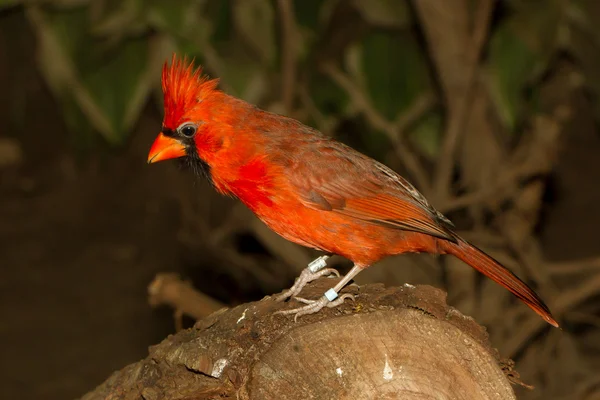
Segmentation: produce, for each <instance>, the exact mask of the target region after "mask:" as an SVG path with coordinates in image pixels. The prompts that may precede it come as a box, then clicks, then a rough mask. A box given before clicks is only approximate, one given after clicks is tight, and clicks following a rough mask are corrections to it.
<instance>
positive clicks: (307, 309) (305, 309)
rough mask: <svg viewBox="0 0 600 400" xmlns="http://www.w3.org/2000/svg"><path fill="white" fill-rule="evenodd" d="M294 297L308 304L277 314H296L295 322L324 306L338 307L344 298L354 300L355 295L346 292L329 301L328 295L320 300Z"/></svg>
mask: <svg viewBox="0 0 600 400" xmlns="http://www.w3.org/2000/svg"><path fill="white" fill-rule="evenodd" d="M294 299H295V300H298V301H299V302H301V303H304V304H306V305H305V306H302V307H298V308H294V309H292V310H285V311H277V312H275V314H282V315H288V314H294V322H297V321H298V317H301V316H303V315H308V314H314V313H316V312H319V311H320V310H321V309H322V308H323V307H328V308H333V307H337V306H339V305H340V304H342V303H343V302H344V300H346V299H351V300H352V301H354V295H352V294H350V293H344V294H343V295H341V296H340V297H338V298H337V299H335V300H334V301H329V300H328V299H327V297H325V296H322V297H321V298H320V299H319V300H308V299H304V298H302V297H295V298H294Z"/></svg>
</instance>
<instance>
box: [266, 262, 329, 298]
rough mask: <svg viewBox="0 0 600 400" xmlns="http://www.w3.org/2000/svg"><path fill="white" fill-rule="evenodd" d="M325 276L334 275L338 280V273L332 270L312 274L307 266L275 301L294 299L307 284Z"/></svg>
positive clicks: (322, 270) (327, 269)
mask: <svg viewBox="0 0 600 400" xmlns="http://www.w3.org/2000/svg"><path fill="white" fill-rule="evenodd" d="M317 260H318V259H317ZM315 261H316V260H315ZM326 275H335V276H337V277H338V278H339V276H340V273H339V272H337V271H336V270H335V269H333V268H325V269H321V270H318V271H316V272H313V271H312V270H311V267H310V265H309V266H308V267H306V268H304V269H303V270H302V273H301V274H300V276H299V277H298V278H297V279H296V282H294V285H293V286H292V287H291V288H289V289H288V290H286V291H285V292H283V293H282V294H280V295H279V296H277V297H276V298H275V301H284V300H285V299H288V298H290V297H295V296H296V295H297V294H298V293H300V292H301V291H302V289H304V286H306V284H307V283H309V282H312V281H314V280H315V279H319V278H320V277H322V276H326Z"/></svg>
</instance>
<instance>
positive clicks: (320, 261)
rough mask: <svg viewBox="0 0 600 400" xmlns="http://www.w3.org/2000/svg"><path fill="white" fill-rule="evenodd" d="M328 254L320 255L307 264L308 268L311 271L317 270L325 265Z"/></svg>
mask: <svg viewBox="0 0 600 400" xmlns="http://www.w3.org/2000/svg"><path fill="white" fill-rule="evenodd" d="M328 258H329V256H321V257H319V258H316V259H314V260H313V261H311V262H310V263H309V264H308V270H309V271H310V272H312V273H315V272H318V271H320V270H322V269H323V268H325V267H326V266H327V259H328Z"/></svg>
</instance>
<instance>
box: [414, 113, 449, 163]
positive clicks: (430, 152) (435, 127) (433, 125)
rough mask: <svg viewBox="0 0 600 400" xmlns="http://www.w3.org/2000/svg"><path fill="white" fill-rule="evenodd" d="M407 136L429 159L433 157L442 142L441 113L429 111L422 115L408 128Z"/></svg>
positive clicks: (437, 152)
mask: <svg viewBox="0 0 600 400" xmlns="http://www.w3.org/2000/svg"><path fill="white" fill-rule="evenodd" d="M408 137H409V138H410V141H411V143H413V144H414V145H415V146H416V147H417V148H418V149H419V150H420V152H421V153H422V154H423V155H425V156H426V157H429V158H431V159H433V158H435V157H436V156H437V155H438V154H439V152H440V148H441V143H442V115H441V114H440V112H439V111H431V112H429V113H427V114H426V115H424V116H423V118H421V119H420V120H419V121H417V123H416V124H415V126H414V127H413V128H412V129H411V130H410V132H409V135H408Z"/></svg>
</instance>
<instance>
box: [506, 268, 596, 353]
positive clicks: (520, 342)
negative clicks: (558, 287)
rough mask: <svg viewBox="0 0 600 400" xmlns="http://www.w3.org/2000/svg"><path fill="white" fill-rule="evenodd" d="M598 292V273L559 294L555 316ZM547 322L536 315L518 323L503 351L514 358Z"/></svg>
mask: <svg viewBox="0 0 600 400" xmlns="http://www.w3.org/2000/svg"><path fill="white" fill-rule="evenodd" d="M598 292H600V275H596V276H595V277H593V278H591V279H587V280H586V281H584V282H583V283H582V284H581V285H580V286H579V287H573V288H571V289H570V290H569V291H568V292H565V293H564V294H562V295H560V296H559V297H558V298H557V299H556V300H555V301H554V306H553V307H552V308H553V311H554V313H555V317H558V318H559V319H560V316H561V315H564V314H565V313H567V312H569V310H572V309H574V308H575V307H576V306H577V305H579V304H580V303H582V302H584V301H585V300H587V299H588V298H590V297H592V296H595V295H597V294H598ZM547 327H548V324H547V323H546V322H545V321H544V320H543V319H541V318H539V317H537V316H531V318H529V319H528V320H527V321H526V322H525V323H522V324H520V326H519V330H518V331H515V333H514V335H513V336H512V338H511V339H510V340H509V341H508V342H507V343H506V345H505V346H503V352H504V354H506V356H507V357H508V358H514V357H515V355H516V354H518V353H520V352H521V350H523V348H525V347H526V346H527V344H528V343H529V341H530V340H531V338H533V337H534V336H536V335H537V334H538V333H539V332H540V331H541V330H543V329H546V328H547Z"/></svg>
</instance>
